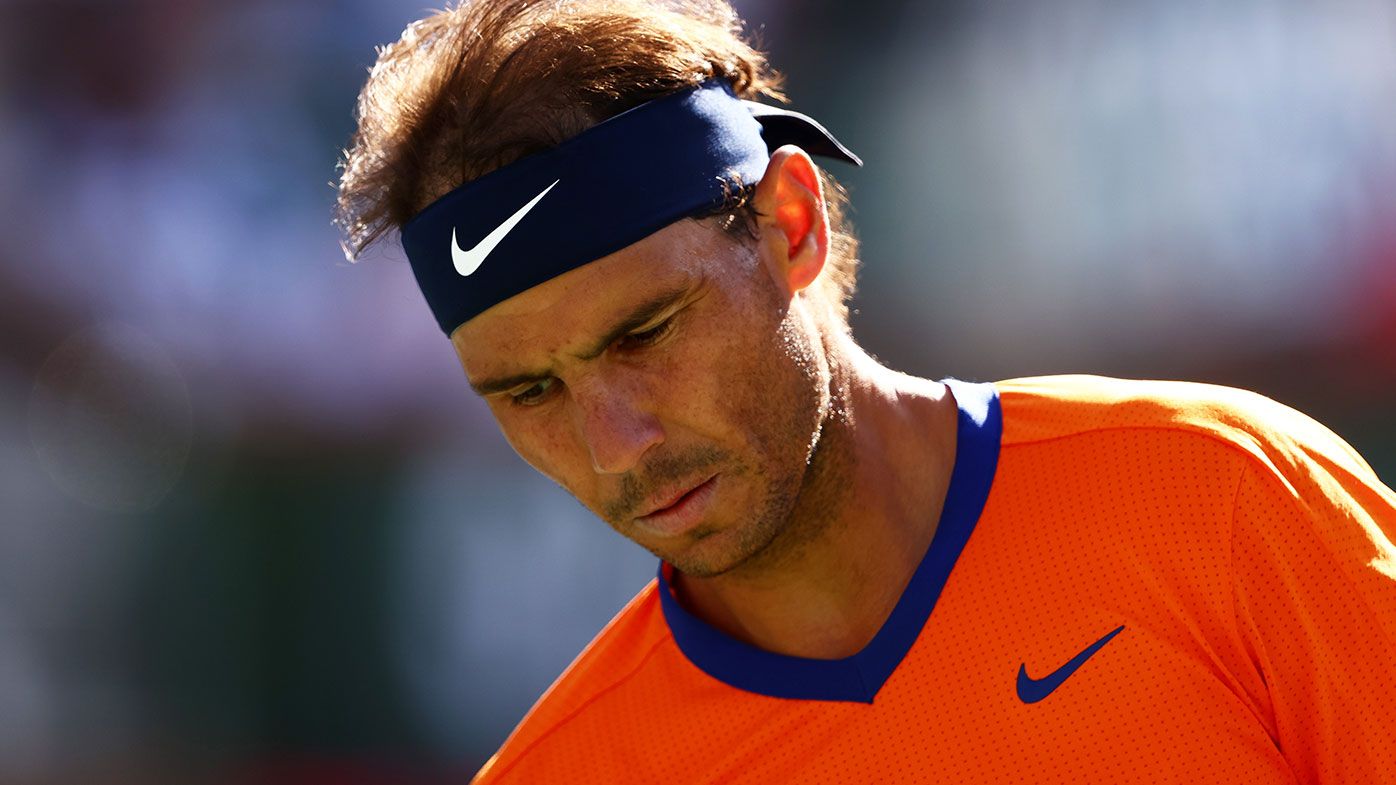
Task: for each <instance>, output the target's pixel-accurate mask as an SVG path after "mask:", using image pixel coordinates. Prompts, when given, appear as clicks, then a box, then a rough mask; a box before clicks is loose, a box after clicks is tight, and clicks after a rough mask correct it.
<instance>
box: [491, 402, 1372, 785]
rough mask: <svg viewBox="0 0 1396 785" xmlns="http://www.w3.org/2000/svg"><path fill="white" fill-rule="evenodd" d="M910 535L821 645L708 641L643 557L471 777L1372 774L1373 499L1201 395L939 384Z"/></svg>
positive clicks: (1273, 413)
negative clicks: (790, 649)
mask: <svg viewBox="0 0 1396 785" xmlns="http://www.w3.org/2000/svg"><path fill="white" fill-rule="evenodd" d="M950 384H951V390H952V392H953V393H954V395H955V398H956V401H957V403H958V404H959V407H960V422H959V433H958V439H959V441H958V444H957V454H956V461H955V468H954V472H953V475H952V480H951V487H950V491H949V493H948V496H947V499H946V504H945V510H944V512H943V514H942V515H941V519H940V521H939V524H938V528H937V531H936V534H935V538H934V541H933V542H932V543H931V546H930V548H929V549H928V551H927V554H926V556H925V558H924V560H923V561H922V563H921V565H920V567H919V568H918V569H917V571H916V573H915V575H914V576H913V577H912V579H911V582H910V584H909V585H908V587H907V589H906V591H905V592H904V593H903V595H902V598H901V600H900V601H899V603H898V604H897V606H896V608H895V609H894V610H893V612H892V615H891V616H890V617H889V618H888V620H887V622H886V623H885V624H884V625H883V627H882V628H881V630H880V631H879V632H878V634H877V636H876V637H875V638H874V639H873V641H872V642H871V643H869V644H868V646H867V647H866V648H865V649H864V650H863V651H861V652H859V653H858V654H856V655H853V656H852V657H849V658H846V659H842V660H812V659H803V658H796V657H787V656H782V655H776V654H772V653H769V652H765V651H761V650H758V649H755V648H753V647H751V646H747V645H745V644H743V643H741V642H739V641H736V640H734V639H732V638H729V637H727V636H725V635H724V634H722V633H720V632H718V631H716V630H715V629H714V628H712V627H709V626H708V625H706V624H705V623H704V622H702V621H701V620H699V619H697V618H696V617H694V616H692V615H691V614H689V613H688V612H687V611H685V610H684V608H683V607H682V606H680V605H679V604H678V603H677V602H676V601H675V600H674V598H673V596H672V594H670V592H669V590H668V585H667V575H668V567H667V566H665V565H661V570H660V576H659V578H658V579H657V580H656V581H654V582H651V583H650V584H649V585H648V586H646V587H645V588H644V589H643V590H642V591H641V592H640V593H639V595H638V596H636V597H635V599H634V600H632V601H631V602H630V603H629V605H627V606H626V608H625V609H624V610H622V611H621V612H620V614H619V615H618V616H617V617H616V618H615V619H614V620H613V621H612V622H611V623H610V624H609V625H607V627H606V628H605V629H604V630H602V632H601V633H600V635H599V636H598V637H597V638H596V640H595V641H593V642H592V644H591V645H590V646H588V647H587V649H586V650H585V651H584V652H582V654H581V655H580V656H579V657H578V658H577V660H576V661H575V662H574V663H573V664H572V665H571V666H570V667H569V668H568V670H567V671H566V672H565V673H564V674H563V675H562V676H561V677H560V678H559V679H558V681H557V682H556V683H555V684H554V685H553V686H552V687H551V688H550V689H549V690H548V692H547V693H546V694H544V695H543V697H542V698H541V699H539V701H538V703H537V704H536V705H535V706H534V707H533V709H532V710H531V711H530V712H529V714H528V716H527V717H525V718H524V720H523V722H522V723H521V724H520V725H519V727H518V728H517V729H516V730H515V731H514V733H513V734H512V735H511V736H510V737H509V739H508V740H507V741H506V742H505V744H504V746H503V747H502V748H501V749H500V751H499V752H498V753H497V754H496V755H495V756H494V758H492V759H491V760H490V762H489V763H487V764H486V765H485V767H484V769H482V770H481V772H480V774H479V775H478V779H477V782H478V783H480V784H481V785H485V784H486V783H488V784H491V785H493V783H531V782H559V783H563V782H565V783H608V784H610V783H627V782H636V783H679V782H683V783H719V782H721V783H728V782H732V783H737V782H741V783H782V782H800V783H809V782H831V783H833V782H840V783H841V782H879V783H900V782H960V783H977V782H983V783H1004V782H1032V783H1082V782H1149V783H1157V782H1177V783H1295V782H1304V783H1316V782H1344V783H1396V546H1393V544H1392V541H1393V539H1396V494H1393V493H1392V491H1391V490H1390V489H1388V488H1386V487H1385V486H1383V485H1382V484H1381V483H1380V481H1379V480H1378V479H1377V477H1376V476H1375V475H1374V474H1373V472H1372V470H1371V469H1370V467H1368V466H1367V464H1366V463H1364V462H1363V460H1362V459H1361V458H1360V457H1359V456H1358V455H1357V454H1356V453H1355V452H1354V451H1353V450H1352V449H1351V448H1350V447H1348V446H1347V445H1346V444H1345V443H1344V442H1343V441H1342V440H1340V439H1339V438H1338V437H1337V436H1335V435H1333V434H1332V433H1331V432H1329V431H1328V430H1326V429H1324V428H1323V427H1322V426H1320V425H1318V424H1317V423H1315V422H1313V421H1312V420H1310V419H1309V418H1307V417H1305V416H1303V415H1302V414H1299V413H1298V412H1295V411H1293V410H1292V409H1288V408H1286V407H1284V406H1281V405H1279V404H1277V403H1274V402H1272V401H1270V400H1268V399H1265V398H1263V397H1261V396H1258V395H1254V394H1252V393H1246V392H1242V391H1239V390H1232V389H1227V388H1222V387H1213V386H1208V385H1199V384H1186V383H1174V382H1129V381H1118V380H1111V379H1103V378H1096V377H1080V376H1077V377H1049V378H1039V379H1022V380H1015V381H1009V382H1001V383H998V384H993V385H990V384H977V385H976V384H967V383H964V382H953V381H952V382H950Z"/></svg>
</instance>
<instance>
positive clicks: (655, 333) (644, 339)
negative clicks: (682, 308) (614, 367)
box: [617, 316, 674, 349]
mask: <svg viewBox="0 0 1396 785" xmlns="http://www.w3.org/2000/svg"><path fill="white" fill-rule="evenodd" d="M673 326H674V318H673V317H672V316H671V317H669V318H668V319H665V320H664V321H662V322H660V323H659V324H656V325H655V326H653V327H651V328H649V329H648V330H641V331H639V332H635V333H630V334H629V335H625V336H622V337H621V338H620V340H619V341H617V346H618V347H619V348H621V349H643V348H645V347H647V346H653V345H655V344H656V343H659V341H660V340H662V339H663V338H664V336H666V335H668V334H669V331H670V330H671V329H673Z"/></svg>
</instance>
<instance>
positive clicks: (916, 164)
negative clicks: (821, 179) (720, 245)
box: [0, 0, 1396, 783]
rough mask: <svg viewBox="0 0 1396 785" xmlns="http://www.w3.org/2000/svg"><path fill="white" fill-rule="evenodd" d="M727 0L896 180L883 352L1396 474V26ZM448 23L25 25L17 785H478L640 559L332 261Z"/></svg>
mask: <svg viewBox="0 0 1396 785" xmlns="http://www.w3.org/2000/svg"><path fill="white" fill-rule="evenodd" d="M736 6H737V8H738V10H739V11H740V12H742V14H743V15H744V16H745V17H746V18H747V19H748V21H749V22H750V23H751V26H752V28H753V30H754V31H755V32H756V33H757V37H758V38H759V40H760V41H761V42H762V43H763V44H764V45H765V46H767V47H768V48H769V49H770V51H771V53H772V58H773V61H774V62H775V63H776V65H777V66H778V67H779V68H781V69H782V70H783V71H785V72H786V74H787V76H788V93H789V95H790V96H791V97H792V99H793V105H794V106H795V108H798V109H800V110H802V111H805V112H807V113H809V114H812V115H813V116H815V117H816V118H818V119H820V120H821V121H822V122H823V123H824V124H826V125H827V126H829V127H830V128H831V129H832V130H833V131H834V132H835V133H837V134H838V135H839V136H840V137H841V138H842V139H843V140H844V141H845V142H847V143H848V145H849V146H850V147H851V148H852V149H854V150H855V151H856V152H858V153H859V154H860V155H861V156H862V157H863V158H864V159H865V161H866V162H867V165H866V166H865V167H864V168H863V169H861V170H857V171H853V170H849V169H847V168H839V169H835V170H834V172H835V174H836V175H837V176H838V177H839V178H840V179H841V180H842V181H843V182H844V183H845V184H847V185H848V187H849V189H850V191H851V194H852V201H853V205H854V209H855V213H854V221H855V224H856V225H857V227H858V229H859V233H860V235H861V237H862V240H863V249H864V253H863V262H864V264H863V271H862V275H861V285H860V294H859V296H858V298H857V299H856V300H855V302H854V307H855V308H856V309H857V310H856V314H855V316H854V332H855V336H857V337H859V338H860V339H861V340H862V342H863V343H864V344H865V345H866V346H867V347H868V348H869V349H870V350H871V351H873V352H874V353H875V354H876V355H878V356H879V357H881V358H882V359H884V360H885V361H887V362H888V363H889V364H891V365H893V366H894V367H898V368H901V369H903V370H907V371H910V372H914V373H918V374H922V375H927V376H934V377H943V376H955V377H958V378H965V379H977V380H988V379H997V378H1008V377H1013V376H1023V375H1031V374H1039V373H1060V372H1086V373H1101V374H1110V375H1121V376H1132V377H1149V378H1186V379H1194V380H1203V381H1213V382H1218V383H1224V384H1231V385H1236V386H1242V387H1247V388H1250V389H1254V390H1257V391H1259V392H1262V393H1265V394H1267V395H1270V396H1271V397H1275V398H1277V399H1279V400H1281V401H1283V402H1285V403H1289V404H1291V405H1294V406H1296V407H1298V408H1301V409H1303V410H1304V411H1306V412H1308V413H1310V414H1313V415H1314V416H1316V417H1318V418H1319V419H1321V420H1323V421H1324V422H1325V423H1327V424H1328V425H1329V426H1330V427H1332V428H1334V429H1335V430H1336V431H1338V433H1339V434H1340V435H1342V436H1343V437H1345V438H1346V439H1348V440H1349V441H1350V442H1351V443H1352V444H1353V445H1354V446H1356V447H1357V448H1358V449H1359V451H1361V452H1362V453H1363V454H1364V455H1365V456H1366V457H1367V459H1368V460H1369V462H1371V463H1372V464H1373V466H1374V467H1375V468H1376V469H1377V471H1378V473H1379V474H1380V475H1381V476H1382V477H1383V478H1384V479H1385V480H1386V481H1387V482H1388V484H1390V483H1393V482H1396V396H1394V395H1393V394H1392V390H1393V389H1394V388H1393V385H1396V196H1393V194H1396V6H1393V5H1392V4H1390V3H1389V2H1388V0H1331V2H1325V3H1322V4H1318V3H1301V2H1298V1H1297V0H1292V1H1290V0H1235V1H1234V2H1229V3H1224V4H1217V3H1210V2H1205V1H1204V0H1128V1H1127V2H1115V3H1108V2H1103V1H1102V0H1051V1H1050V2H1027V1H1026V0H1019V1H1018V2H1007V3H994V4H980V3H970V2H965V1H964V0H957V1H954V2H952V1H948V0H946V1H941V0H932V1H931V2H924V1H920V0H918V1H917V2H913V1H912V0H867V2H863V3H859V4H856V5H854V4H847V3H842V2H836V1H835V0H812V1H810V2H795V1H794V0H745V1H740V2H737V3H736ZM421 13H423V9H422V8H421V7H420V6H419V5H418V4H416V3H406V2H399V1H398V0H332V1H331V2H323V1H315V2H312V0H280V1H279V2H271V1H270V0H258V1H254V2H244V3H235V4H234V3H214V2H209V0H50V1H49V2H38V1H37V0H7V2H3V3H0V133H3V136H0V175H3V178H4V184H5V185H4V188H3V189H0V336H3V337H0V782H5V783H8V782H21V783H29V782H33V783H50V782H54V783H57V782H65V783H66V782H93V781H101V782H150V781H164V780H165V779H172V778H179V779H180V780H182V781H196V782H204V781H207V782H239V783H240V782H313V781H345V782H379V781H382V782H400V781H417V782H435V781H443V782H444V781H447V780H451V781H460V779H461V778H462V777H463V776H467V775H468V774H469V773H470V772H473V771H474V769H475V767H477V766H478V765H479V764H480V763H481V762H482V761H483V759H484V757H485V756H486V755H488V754H489V753H490V752H491V751H492V750H493V749H494V748H495V747H496V746H497V745H498V744H499V743H500V742H501V741H502V739H503V737H504V734H506V733H507V732H508V730H509V728H510V727H511V726H512V724H513V722H514V721H516V720H517V719H518V718H519V717H520V716H521V715H522V713H523V712H524V711H525V710H526V708H527V707H528V705H529V703H530V702H531V700H532V699H533V698H534V697H535V696H536V695H537V694H538V693H539V692H540V691H541V690H542V689H543V688H544V687H545V686H546V685H547V683H548V682H549V681H550V680H551V678H552V677H553V676H554V675H555V674H556V673H557V672H558V671H559V670H560V669H561V668H562V667H563V666H564V665H565V664H566V662H567V661H568V659H569V658H570V657H571V655H572V654H574V653H575V652H576V651H577V650H578V649H579V648H580V647H581V646H582V645H583V644H584V643H585V642H586V640H587V639H588V638H589V636H590V635H591V634H592V633H593V632H594V631H595V630H596V629H597V628H599V626H600V625H601V624H602V623H604V621H605V620H606V619H607V618H608V617H609V615H610V614H611V613H612V612H613V611H614V610H616V609H617V608H619V606H620V604H621V603H622V602H624V600H625V599H627V598H628V597H629V596H630V595H631V594H633V593H634V592H635V591H636V590H638V589H639V588H640V586H641V585H643V583H644V582H645V581H646V580H647V579H648V578H649V576H650V575H651V574H652V573H653V570H654V567H655V565H654V563H653V560H652V559H651V557H649V556H648V555H647V554H645V553H643V552H640V551H638V550H637V549H635V548H634V547H633V546H631V545H629V544H626V543H624V542H623V541H622V540H621V539H620V538H618V537H615V536H614V535H611V534H610V533H609V532H608V531H607V530H606V529H605V526H604V525H603V524H601V523H600V522H598V521H595V520H593V519H591V518H590V516H589V515H588V514H587V513H586V512H585V511H584V510H583V509H582V508H581V507H580V505H578V504H576V503H575V502H573V501H572V500H571V499H570V498H568V497H567V496H566V495H565V494H564V493H563V492H561V491H560V490H558V489H556V488H554V487H552V486H551V485H550V484H549V483H548V482H547V481H546V480H543V479H542V478H539V477H537V476H535V475H534V474H533V473H532V471H531V470H529V469H528V468H527V467H526V466H525V465H524V464H523V463H522V462H521V461H519V460H518V459H517V458H516V457H514V456H513V454H512V453H511V452H510V451H509V449H508V447H507V445H505V444H504V443H503V441H502V439H501V438H500V437H499V435H498V433H497V431H496V430H495V428H494V425H493V423H492V421H491V420H490V418H489V415H488V412H487V411H486V410H485V408H484V407H483V406H482V405H481V404H480V403H479V402H478V401H475V400H474V399H473V398H472V395H471V394H470V393H469V390H468V389H467V388H466V386H465V384H464V380H463V375H462V373H461V371H460V369H459V367H458V366H457V364H456V362H455V359H454V356H453V355H452V353H451V351H450V347H449V344H448V343H447V342H446V340H445V339H444V338H443V337H442V336H441V334H440V332H439V330H438V329H437V328H436V326H435V324H434V322H433V321H432V319H431V317H430V315H429V313H428V311H427V310H426V308H425V306H424V303H423V302H422V300H421V296H420V294H418V292H417V291H416V289H415V285H414V283H413V281H412V279H411V275H410V273H409V271H408V268H407V267H406V265H405V263H404V261H403V258H402V255H401V253H400V251H399V249H397V248H396V247H395V246H394V244H393V242H391V241H389V242H387V243H385V244H384V245H383V246H382V247H381V248H380V249H378V250H377V251H375V252H371V253H369V254H367V256H366V258H365V259H364V260H363V261H361V262H360V263H358V264H355V265H350V264H347V263H346V262H345V261H344V259H343V255H342V254H341V252H340V250H339V245H338V243H339V238H338V235H337V234H336V231H335V229H334V227H333V226H331V224H330V222H329V219H330V212H331V206H332V203H333V199H334V189H333V182H334V181H335V180H336V179H337V176H338V172H337V171H336V162H337V160H338V156H339V151H340V149H341V148H342V147H343V146H344V145H345V144H346V143H347V141H348V139H349V136H350V134H351V133H352V131H353V117H352V108H353V103H354V99H355V96H356V94H357V91H358V88H359V87H360V86H361V85H362V82H363V79H364V77H365V75H366V73H367V69H368V67H369V66H370V65H371V64H372V61H373V58H374V47H375V46H377V45H380V44H384V43H387V42H388V41H390V40H392V39H394V38H396V36H397V35H398V34H399V32H400V31H401V30H402V28H403V26H405V25H406V24H407V23H408V22H409V21H411V20H412V19H414V18H416V17H417V16H418V15H419V14H421ZM835 166H837V165H835Z"/></svg>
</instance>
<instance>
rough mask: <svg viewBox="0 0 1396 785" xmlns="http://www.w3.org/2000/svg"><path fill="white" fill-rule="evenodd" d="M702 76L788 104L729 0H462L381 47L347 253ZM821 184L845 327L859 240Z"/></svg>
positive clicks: (829, 268)
mask: <svg viewBox="0 0 1396 785" xmlns="http://www.w3.org/2000/svg"><path fill="white" fill-rule="evenodd" d="M709 79H724V80H726V81H727V82H728V83H729V84H731V85H732V88H733V90H734V91H735V92H736V94H737V95H738V96H740V97H742V98H749V99H755V98H758V97H760V96H766V97H769V98H774V99H778V100H784V96H783V95H782V94H781V92H780V82H781V79H780V75H779V74H778V73H776V72H775V71H774V70H773V69H772V68H771V67H770V65H769V64H768V63H767V62H766V58H765V56H764V55H763V54H762V53H761V52H760V51H758V50H756V49H755V48H753V47H752V46H750V45H749V44H747V43H746V42H745V41H743V40H742V37H741V20H740V19H738V18H737V16H736V13H735V12H734V11H733V10H732V8H731V7H730V6H729V5H728V4H727V3H726V2H724V1H723V0H667V1H666V2H654V0H648V1H646V0H497V1H490V0H477V1H476V2H470V1H469V0H462V2H461V3H460V4H459V5H457V6H456V7H455V8H451V9H447V10H444V11H440V12H437V13H436V14H433V15H432V16H429V17H427V18H426V19H422V20H420V21H417V22H414V23H412V24H411V25H408V27H407V29H406V30H405V31H403V34H402V37H401V38H400V39H399V40H398V41H397V42H395V43H393V44H390V45H388V46H386V47H381V48H380V49H379V51H378V61H377V62H376V63H375V64H374V66H373V69H372V71H371V72H370V73H369V77H368V81H367V83H366V84H365V85H364V88H363V91H362V92H361V93H360V94H359V102H358V108H357V112H356V116H357V120H358V130H357V132H356V133H355V134H354V137H353V139H352V140H351V142H350V147H349V149H348V150H346V151H345V152H344V161H343V164H342V166H343V170H344V173H343V176H342V177H341V179H340V183H339V198H338V203H337V207H336V210H335V223H336V224H338V225H339V227H340V229H341V230H342V231H343V233H344V243H343V244H344V251H345V255H346V256H347V257H348V258H349V259H351V260H353V259H355V258H356V257H357V256H358V255H359V254H360V253H361V252H362V251H363V249H364V248H366V247H367V246H369V245H371V244H372V243H374V242H375V241H376V240H378V239H379V238H381V237H382V236H383V235H384V234H385V233H387V232H389V231H391V230H396V229H400V228H401V227H402V225H403V224H405V223H406V222H407V221H408V220H409V219H411V218H412V216H414V215H415V214H416V213H417V212H419V211H420V210H421V209H422V208H424V207H426V206H427V205H428V204H430V203H431V202H432V201H434V200H436V199H437V198H439V197H440V196H442V195H443V194H445V193H446V192H448V191H450V190H451V189H453V188H455V187H457V186H459V185H460V184H462V183H464V182H468V181H470V180H474V179H476V178H478V177H480V176H482V175H485V174H487V173H489V172H490V171H493V170H494V169H497V168H499V167H502V166H505V165H507V164H509V163H512V162H513V161H516V160H518V159H520V158H523V157H524V156H527V155H530V154H532V153H536V152H539V151H541V150H546V149H548V148H551V147H554V146H556V145H558V144H560V143H561V142H563V141H565V140H567V139H569V138H571V137H573V136H575V135H577V134H579V133H581V132H582V131H585V130H586V129H587V128H590V127H591V126H593V125H595V124H597V123H599V122H601V121H603V120H605V119H607V118H610V117H612V116H614V115H616V114H619V113H620V112H623V111H625V110H627V109H630V108H632V107H634V106H638V105H639V104H641V103H644V102H645V101H649V100H651V99H654V98H658V97H660V96H663V95H667V94H669V93H673V92H677V91H679V90H683V89H685V88H689V87H694V86H696V85H699V84H701V83H703V82H705V81H707V80H709ZM820 175H821V177H822V179H823V181H824V183H825V196H826V200H827V202H828V209H829V223H830V256H829V262H828V263H827V265H826V269H825V272H824V275H823V276H821V277H822V278H823V279H824V280H825V281H826V290H825V291H826V293H827V295H828V299H829V301H830V304H831V307H832V308H833V309H834V312H835V314H836V315H837V316H838V317H839V319H840V321H841V322H842V323H843V325H845V327H846V325H847V320H848V311H847V305H846V302H847V300H848V298H849V297H851V296H852V294H853V288H854V283H855V281H854V273H855V269H856V266H857V247H858V246H857V240H856V238H855V237H854V236H853V233H852V227H851V226H850V225H849V223H848V221H847V219H846V207H847V196H846V194H845V191H844V189H843V188H842V186H840V185H839V184H838V182H837V181H835V180H834V179H833V178H832V177H831V176H830V175H828V174H827V173H825V172H824V171H823V170H820ZM737 185H738V186H739V187H738V188H736V189H734V191H733V198H732V199H731V200H729V203H728V204H726V205H724V206H723V208H722V209H721V210H719V211H718V212H717V213H715V214H717V215H724V216H726V218H725V220H723V221H722V225H723V226H724V227H725V228H728V229H729V231H730V230H733V229H742V230H749V228H750V226H751V223H750V220H749V219H750V218H751V217H752V215H751V213H750V207H749V204H748V198H749V197H750V194H751V193H752V191H753V189H754V187H755V183H742V184H737ZM738 217H742V218H744V219H743V220H733V219H734V218H738Z"/></svg>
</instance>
